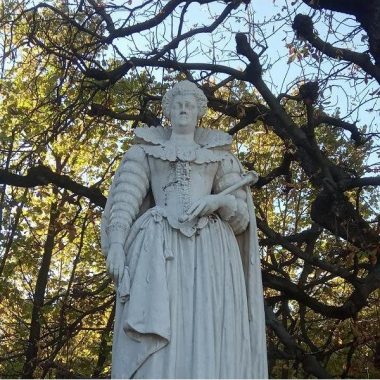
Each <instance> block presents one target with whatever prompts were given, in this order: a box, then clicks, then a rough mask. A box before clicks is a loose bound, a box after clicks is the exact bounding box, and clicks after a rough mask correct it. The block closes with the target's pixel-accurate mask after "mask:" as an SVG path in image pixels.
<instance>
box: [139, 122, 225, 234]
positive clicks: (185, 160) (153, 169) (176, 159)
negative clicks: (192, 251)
mask: <svg viewBox="0 0 380 380" xmlns="http://www.w3.org/2000/svg"><path fill="white" fill-rule="evenodd" d="M170 133H171V130H170V129H164V128H154V129H153V128H139V129H137V130H136V132H135V134H136V142H137V143H139V146H140V147H141V148H142V149H143V150H144V152H145V153H146V154H147V156H148V162H149V168H150V173H151V176H150V182H151V189H152V193H153V197H154V200H155V204H156V207H158V209H159V210H160V212H161V213H162V214H163V216H165V217H166V218H167V219H168V221H169V223H170V225H171V226H172V227H173V228H178V229H180V230H181V231H183V232H184V233H185V234H190V231H192V230H193V229H194V226H195V225H196V224H197V223H198V222H199V220H192V221H189V222H186V223H181V222H180V221H179V218H180V217H181V216H183V215H184V213H185V212H186V211H187V210H188V209H189V207H190V206H191V205H192V204H193V203H194V202H195V201H196V200H198V199H200V198H202V197H203V196H205V195H209V194H211V193H212V191H213V183H214V179H215V175H216V172H217V169H218V165H219V162H220V161H221V160H223V159H225V158H227V156H228V154H229V153H228V150H227V149H229V146H230V143H231V137H230V136H228V135H227V134H225V133H223V132H220V131H212V130H208V129H200V128H198V129H197V130H196V133H195V136H194V140H195V144H194V146H192V147H185V146H176V145H175V144H174V143H172V142H171V140H170ZM202 222H204V221H202ZM202 222H201V223H202ZM186 230H189V232H188V233H187V232H186Z"/></svg>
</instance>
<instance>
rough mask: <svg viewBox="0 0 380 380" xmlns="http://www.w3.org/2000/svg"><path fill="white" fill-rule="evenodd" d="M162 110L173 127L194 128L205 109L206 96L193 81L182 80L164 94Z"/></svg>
mask: <svg viewBox="0 0 380 380" xmlns="http://www.w3.org/2000/svg"><path fill="white" fill-rule="evenodd" d="M162 110H163V113H164V115H165V116H166V117H167V118H169V119H170V121H171V123H172V126H173V128H174V129H181V128H186V127H187V128H195V126H196V125H197V122H198V120H199V119H200V118H201V117H202V116H203V115H204V114H205V113H206V111H207V98H206V96H205V95H204V93H203V91H202V90H200V89H199V88H198V87H197V86H196V85H195V84H194V83H192V82H189V81H188V80H184V81H181V82H178V83H176V84H175V85H174V86H173V88H172V89H170V90H169V91H168V92H167V93H166V94H165V95H164V97H163V99H162Z"/></svg>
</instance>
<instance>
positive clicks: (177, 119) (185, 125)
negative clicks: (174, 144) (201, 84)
mask: <svg viewBox="0 0 380 380" xmlns="http://www.w3.org/2000/svg"><path fill="white" fill-rule="evenodd" d="M170 120H171V123H172V127H173V129H174V130H175V131H176V132H178V133H181V132H189V130H193V129H194V128H195V127H196V125H197V122H198V105H197V101H196V99H195V97H194V95H176V96H174V98H173V101H172V103H171V109H170Z"/></svg>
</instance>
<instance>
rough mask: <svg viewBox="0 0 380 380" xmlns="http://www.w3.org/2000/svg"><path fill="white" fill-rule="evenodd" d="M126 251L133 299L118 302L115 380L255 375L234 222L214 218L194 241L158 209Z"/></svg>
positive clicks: (136, 229)
mask: <svg viewBox="0 0 380 380" xmlns="http://www.w3.org/2000/svg"><path fill="white" fill-rule="evenodd" d="M125 249H126V254H127V260H126V261H127V268H128V275H129V279H128V281H129V284H127V292H125V294H128V297H129V298H128V300H127V301H126V302H125V298H123V297H124V296H125V294H124V295H123V294H122V293H120V292H119V293H118V296H117V309H116V321H115V329H114V338H113V339H114V341H113V360H112V366H113V369H112V376H113V377H118V378H127V377H134V378H156V379H157V378H251V377H253V373H252V364H251V362H252V358H251V342H250V333H249V322H248V309H247V296H246V287H245V280H244V274H243V268H242V263H241V258H240V252H239V247H238V244H237V241H236V238H235V236H234V233H233V231H232V229H231V227H230V226H229V225H228V223H226V222H224V221H222V220H221V219H220V218H219V217H218V216H216V215H212V216H209V217H208V222H207V223H206V225H205V226H204V227H203V228H201V229H198V230H197V232H196V233H195V234H193V235H192V236H190V237H188V236H186V235H184V234H183V233H182V232H181V231H179V230H178V229H174V228H172V227H171V226H170V225H169V223H168V221H167V219H166V218H164V217H162V216H161V215H160V213H159V212H158V211H157V210H156V209H151V210H148V211H147V212H146V213H145V214H144V215H143V216H141V217H140V218H139V219H138V220H137V221H136V222H135V224H134V226H133V228H132V230H131V233H130V235H129V238H128V240H127V243H126V246H125ZM144 339H145V340H144ZM147 342H148V343H147ZM144 345H145V346H144ZM142 347H148V348H145V349H142ZM140 348H141V349H140Z"/></svg>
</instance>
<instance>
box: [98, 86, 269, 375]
mask: <svg viewBox="0 0 380 380" xmlns="http://www.w3.org/2000/svg"><path fill="white" fill-rule="evenodd" d="M162 105H163V112H164V114H165V116H167V117H168V118H169V119H170V121H171V125H172V127H171V128H162V127H158V128H154V127H151V128H148V127H144V128H137V129H136V131H135V136H136V138H135V144H134V145H133V146H132V147H131V148H130V149H129V150H128V151H127V153H126V154H125V156H124V158H123V160H122V162H121V164H120V166H119V168H118V170H117V172H116V174H115V177H114V179H113V183H112V186H111V189H110V193H109V197H108V201H107V205H106V207H105V210H104V213H103V218H102V249H103V252H104V254H105V255H106V257H107V268H108V270H109V272H110V274H111V275H112V277H113V278H114V280H115V284H116V290H117V300H116V302H117V305H116V317H115V328H114V336H113V348H112V377H113V378H131V377H133V378H266V377H267V356H266V340H265V321H264V307H263V289H262V282H261V272H260V260H259V251H258V244H257V231H256V221H255V216H254V207H253V203H252V199H251V193H250V191H249V187H248V186H242V184H243V183H244V181H245V183H247V182H248V181H246V180H244V178H245V175H244V172H243V170H242V167H241V165H240V163H239V161H238V160H237V158H236V157H235V156H234V155H233V154H232V153H230V145H231V137H230V136H229V135H228V134H226V133H224V132H221V131H216V130H210V129H203V128H197V127H196V126H197V122H198V119H199V118H200V117H201V116H202V115H204V113H205V112H206V110H207V99H206V97H205V96H204V94H203V92H202V91H201V90H199V89H198V88H197V86H196V85H195V84H193V83H191V82H189V81H183V82H179V83H177V84H176V85H175V86H174V87H173V88H172V89H171V90H169V91H168V92H167V94H166V95H165V96H164V98H163V101H162ZM241 181H243V182H241ZM231 185H234V186H233V187H232V188H231Z"/></svg>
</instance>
